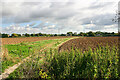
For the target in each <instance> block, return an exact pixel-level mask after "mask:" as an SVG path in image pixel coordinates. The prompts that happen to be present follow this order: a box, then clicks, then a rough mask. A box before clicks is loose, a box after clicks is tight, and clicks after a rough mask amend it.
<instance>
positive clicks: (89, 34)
mask: <svg viewBox="0 0 120 80" xmlns="http://www.w3.org/2000/svg"><path fill="white" fill-rule="evenodd" d="M0 34H1V33H0ZM39 36H46V37H52V36H86V37H95V36H97V37H98V36H99V37H105V36H120V32H118V33H114V32H100V31H97V32H92V31H89V32H86V33H83V32H80V33H77V32H74V33H73V32H67V33H66V34H43V33H36V34H28V33H25V34H16V33H13V34H12V35H11V36H10V35H9V34H5V33H3V34H2V38H8V37H39Z"/></svg>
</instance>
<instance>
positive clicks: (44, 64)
mask: <svg viewBox="0 0 120 80" xmlns="http://www.w3.org/2000/svg"><path fill="white" fill-rule="evenodd" d="M43 54H46V55H45V57H44V58H43V59H41V58H40V57H39V56H38V57H37V58H33V59H32V60H31V61H29V62H26V63H24V65H21V67H19V68H18V69H17V70H16V71H15V72H13V73H12V74H10V76H9V78H23V76H22V75H24V78H28V77H29V78H30V76H31V77H32V78H36V77H37V78H41V79H53V80H54V79H55V80H58V79H60V80H61V79H81V78H84V79H98V78H99V79H100V78H101V79H102V78H103V79H109V78H113V79H114V78H119V76H118V71H117V69H118V68H119V67H118V48H116V46H113V47H112V48H111V49H110V47H109V46H106V47H99V48H96V49H95V50H94V51H93V50H92V49H89V50H88V51H84V52H83V51H82V50H81V51H80V50H77V49H75V50H74V49H72V50H71V51H70V52H67V51H64V52H60V53H59V52H58V50H52V49H50V51H47V52H44V53H43ZM32 61H34V62H32ZM23 66H28V67H26V68H25V67H23ZM19 71H22V72H21V73H22V75H21V74H20V72H19ZM28 73H29V74H28ZM18 74H19V75H18ZM25 76H27V77H25Z"/></svg>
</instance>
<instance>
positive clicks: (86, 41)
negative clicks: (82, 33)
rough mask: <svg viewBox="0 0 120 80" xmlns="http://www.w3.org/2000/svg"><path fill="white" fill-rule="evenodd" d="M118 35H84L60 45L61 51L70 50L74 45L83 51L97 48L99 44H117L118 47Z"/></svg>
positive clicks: (103, 45)
mask: <svg viewBox="0 0 120 80" xmlns="http://www.w3.org/2000/svg"><path fill="white" fill-rule="evenodd" d="M118 39H119V38H118V37H84V38H77V39H73V40H70V41H68V42H66V43H64V44H63V45H61V46H60V47H59V51H62V50H63V51H64V50H68V51H70V50H71V48H72V47H73V48H74V49H79V50H83V51H88V50H89V48H91V49H92V50H94V49H96V48H97V47H98V46H102V47H105V46H107V45H108V46H110V47H112V46H113V45H115V46H116V47H118V41H119V40H118Z"/></svg>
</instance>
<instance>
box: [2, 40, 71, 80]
mask: <svg viewBox="0 0 120 80" xmlns="http://www.w3.org/2000/svg"><path fill="white" fill-rule="evenodd" d="M71 39H73V38H71ZM71 39H69V40H71ZM69 40H67V41H69ZM67 41H65V42H67ZM56 43H57V42H55V43H51V44H48V45H47V46H46V47H44V48H43V49H41V50H40V52H42V51H44V50H45V49H47V48H48V47H50V46H52V45H54V44H56ZM63 43H64V42H63ZM63 43H61V44H63ZM61 44H60V45H61ZM60 45H59V46H60ZM57 47H58V46H57ZM31 56H32V55H30V56H28V57H26V58H25V59H23V60H22V61H21V62H19V63H17V64H15V65H14V66H12V67H9V68H8V69H6V70H5V71H4V73H2V75H0V79H6V78H7V77H8V76H9V74H10V73H12V72H13V71H14V70H15V69H17V68H18V67H19V66H20V65H21V64H22V63H23V62H25V61H27V60H28V59H30V57H31ZM41 56H42V55H41Z"/></svg>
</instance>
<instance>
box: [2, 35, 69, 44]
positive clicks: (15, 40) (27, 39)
mask: <svg viewBox="0 0 120 80" xmlns="http://www.w3.org/2000/svg"><path fill="white" fill-rule="evenodd" d="M61 38H70V36H68V37H67V36H61V37H60V36H59V37H24V38H23V37H21V38H2V45H4V44H17V43H21V42H35V41H41V40H51V39H61Z"/></svg>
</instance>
